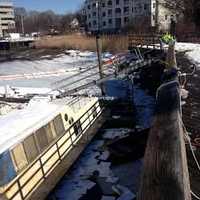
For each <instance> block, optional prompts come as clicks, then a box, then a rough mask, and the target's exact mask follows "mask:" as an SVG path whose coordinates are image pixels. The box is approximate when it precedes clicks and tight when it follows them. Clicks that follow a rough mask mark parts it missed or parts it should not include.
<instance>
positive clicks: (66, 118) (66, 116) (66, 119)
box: [65, 114, 69, 122]
mask: <svg viewBox="0 0 200 200" xmlns="http://www.w3.org/2000/svg"><path fill="white" fill-rule="evenodd" d="M68 119H69V117H68V115H67V114H65V121H66V122H67V121H68Z"/></svg>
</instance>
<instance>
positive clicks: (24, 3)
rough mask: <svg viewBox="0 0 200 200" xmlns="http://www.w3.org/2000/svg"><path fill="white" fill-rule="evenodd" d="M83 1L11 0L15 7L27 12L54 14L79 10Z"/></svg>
mask: <svg viewBox="0 0 200 200" xmlns="http://www.w3.org/2000/svg"><path fill="white" fill-rule="evenodd" d="M83 2H84V0H13V3H14V5H15V6H16V7H25V8H26V9H28V10H38V11H44V10H50V9H51V10H53V11H55V12H56V13H66V12H72V11H75V10H76V9H78V8H80V6H81V4H83Z"/></svg>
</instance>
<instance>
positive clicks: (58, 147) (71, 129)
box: [4, 102, 103, 200]
mask: <svg viewBox="0 0 200 200" xmlns="http://www.w3.org/2000/svg"><path fill="white" fill-rule="evenodd" d="M98 109H99V111H97V110H98ZM91 111H92V112H91ZM102 111H103V109H102V108H101V107H100V105H99V102H96V103H95V104H94V105H93V106H92V107H91V108H90V109H89V110H88V111H87V112H86V113H84V114H83V115H82V116H81V117H80V118H79V119H78V120H77V121H76V122H78V121H80V120H81V119H84V117H85V116H87V117H86V118H85V119H84V120H83V122H81V127H82V125H84V124H85V123H86V122H87V120H89V123H88V124H87V125H86V127H85V128H84V129H82V128H81V132H80V133H79V134H78V135H76V134H77V133H75V130H74V125H75V124H76V122H75V123H74V124H73V125H71V126H70V127H69V128H68V129H67V130H66V131H65V133H64V134H63V135H62V136H60V137H59V138H58V139H57V140H56V141H55V142H54V143H53V144H52V145H51V146H49V147H48V148H47V149H46V150H45V151H44V152H43V153H42V154H41V155H40V156H39V157H38V158H37V159H36V160H35V161H34V162H33V163H32V164H31V165H30V166H29V167H28V168H27V169H26V170H25V171H24V172H23V173H22V174H20V175H19V176H18V177H17V178H16V180H14V181H13V183H12V184H11V185H10V186H9V187H8V188H7V189H6V190H5V192H4V194H6V193H8V192H9V191H10V190H11V189H12V188H14V187H15V186H16V185H17V187H18V189H17V191H16V192H15V193H14V194H12V196H11V197H9V198H8V199H9V200H12V199H14V198H15V197H16V196H17V195H20V198H21V200H25V199H26V198H27V197H28V196H29V194H30V193H32V192H33V191H34V190H35V189H36V188H37V187H38V186H39V184H40V183H41V182H42V180H45V179H46V178H47V176H48V174H49V173H50V172H51V171H52V169H53V168H54V167H55V166H57V164H58V163H59V162H61V161H62V160H63V159H64V158H65V157H66V156H67V154H66V153H67V152H68V151H69V150H70V149H71V148H72V147H74V146H75V145H76V142H77V141H78V140H79V139H80V138H81V136H83V135H84V134H85V132H86V130H87V129H88V128H89V127H90V126H91V125H92V123H93V122H94V121H96V120H97V119H98V118H99V116H100V115H101V113H102ZM91 116H93V118H92V120H91ZM94 116H95V117H94ZM68 133H69V137H68V138H67V139H65V140H64V141H63V142H62V143H61V144H59V142H61V141H62V139H63V138H64V137H65V136H66V134H68ZM73 136H75V137H76V139H73ZM69 141H70V145H69V146H68V148H67V149H65V151H64V152H62V153H61V152H60V151H61V148H62V147H63V146H64V145H65V144H66V143H68V142H69ZM54 147H55V148H56V150H55V151H54V152H52V153H51V155H50V156H49V157H48V158H47V159H46V160H45V161H44V162H43V161H42V158H44V157H45V156H46V155H47V154H48V153H49V151H50V150H51V149H52V148H54ZM56 154H57V156H58V159H56V160H55V161H54V163H52V165H51V167H50V168H48V170H47V171H45V169H44V167H45V165H46V164H47V163H48V162H49V161H50V160H51V159H52V158H53V157H54V156H55V155H56ZM38 163H39V165H40V167H39V168H38V169H37V170H36V171H35V172H34V173H33V174H32V175H31V176H30V177H29V178H28V179H27V180H26V181H25V182H24V183H23V184H21V182H20V181H21V179H23V178H24V176H25V175H26V173H27V172H28V171H29V170H31V168H33V167H34V166H35V165H36V164H38ZM39 172H41V173H42V177H41V178H40V179H38V180H37V182H36V183H34V184H33V185H32V188H31V189H30V190H29V191H26V194H24V192H23V189H24V188H25V186H27V185H28V184H29V183H30V181H31V180H32V179H33V178H34V177H35V176H36V175H37V174H38V173H39Z"/></svg>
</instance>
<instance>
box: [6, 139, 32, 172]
mask: <svg viewBox="0 0 200 200" xmlns="http://www.w3.org/2000/svg"><path fill="white" fill-rule="evenodd" d="M18 146H21V147H22V150H23V154H24V156H25V157H24V158H25V161H26V164H24V165H23V167H21V168H19V165H18V163H17V158H16V155H15V153H14V151H15V149H16V148H17V147H18ZM9 152H10V155H11V158H12V164H13V165H14V168H15V171H16V173H20V172H21V171H23V169H25V168H26V167H27V166H28V165H29V162H28V159H27V156H26V152H25V150H24V146H23V143H22V142H20V143H18V144H17V145H16V146H14V147H13V148H12V149H10V150H9ZM20 155H21V154H20Z"/></svg>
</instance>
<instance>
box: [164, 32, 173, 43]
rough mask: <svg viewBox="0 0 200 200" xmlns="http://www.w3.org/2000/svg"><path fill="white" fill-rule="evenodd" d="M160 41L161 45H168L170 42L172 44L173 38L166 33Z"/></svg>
mask: <svg viewBox="0 0 200 200" xmlns="http://www.w3.org/2000/svg"><path fill="white" fill-rule="evenodd" d="M161 40H162V42H163V43H165V44H169V43H170V42H174V41H175V38H174V37H173V36H172V35H171V34H169V33H166V34H164V35H163V36H162V38H161Z"/></svg>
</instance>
